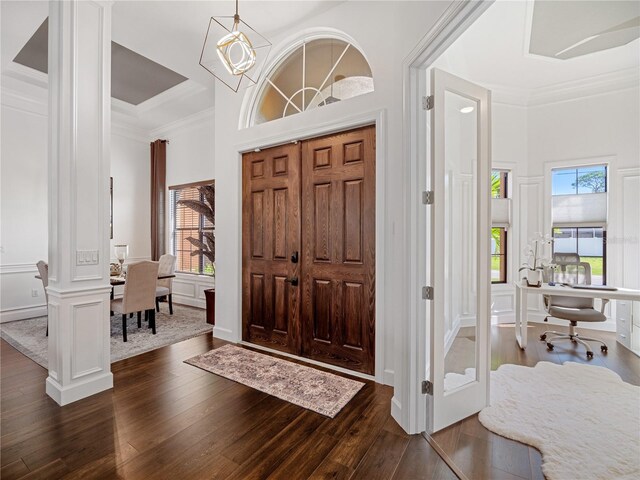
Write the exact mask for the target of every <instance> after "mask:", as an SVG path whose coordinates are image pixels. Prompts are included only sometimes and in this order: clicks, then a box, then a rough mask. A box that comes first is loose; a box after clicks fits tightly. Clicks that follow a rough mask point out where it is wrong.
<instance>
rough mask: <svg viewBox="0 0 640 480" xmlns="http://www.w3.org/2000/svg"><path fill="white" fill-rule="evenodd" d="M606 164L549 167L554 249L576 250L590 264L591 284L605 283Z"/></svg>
mask: <svg viewBox="0 0 640 480" xmlns="http://www.w3.org/2000/svg"><path fill="white" fill-rule="evenodd" d="M607 174H608V172H607V166H606V165H588V166H584V167H571V168H556V169H553V170H552V171H551V195H552V197H551V218H552V223H553V225H552V227H553V228H552V234H553V252H554V253H577V254H578V255H580V260H581V261H583V262H586V263H588V264H590V265H591V284H592V285H606V283H607V241H606V240H607V232H606V226H607V214H608V212H607V203H608V198H607V195H608V189H607V183H608V181H607V180H608V179H607Z"/></svg>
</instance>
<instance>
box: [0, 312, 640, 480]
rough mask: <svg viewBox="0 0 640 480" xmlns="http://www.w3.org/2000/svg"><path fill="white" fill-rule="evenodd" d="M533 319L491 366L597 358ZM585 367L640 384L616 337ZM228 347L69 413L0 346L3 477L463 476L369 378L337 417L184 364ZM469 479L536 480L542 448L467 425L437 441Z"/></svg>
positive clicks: (122, 368) (497, 350)
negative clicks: (398, 419)
mask: <svg viewBox="0 0 640 480" xmlns="http://www.w3.org/2000/svg"><path fill="white" fill-rule="evenodd" d="M545 327H546V326H544V325H536V324H530V327H529V328H530V329H529V338H530V343H529V347H528V348H527V350H526V351H524V352H523V351H520V350H519V349H518V348H517V347H516V345H515V340H514V332H513V326H507V325H505V326H499V327H493V331H492V335H493V339H492V343H493V356H492V357H493V358H492V368H493V369H495V368H497V367H498V366H499V365H501V364H503V363H516V364H522V365H531V366H533V365H535V364H536V363H537V362H538V361H540V360H544V361H551V362H556V363H561V362H564V361H567V360H571V361H577V362H584V363H587V360H586V358H585V355H584V352H583V351H582V350H577V351H576V350H575V349H574V348H573V347H571V346H568V345H567V344H559V345H558V346H557V347H556V349H555V350H554V351H553V352H548V351H547V350H546V347H545V344H544V343H543V342H539V341H538V340H537V337H538V335H539V333H540V332H541V331H542V330H544V329H545ZM591 333H593V334H594V335H595V336H597V337H600V338H603V339H605V341H607V342H608V343H609V353H608V355H606V356H605V355H602V354H601V353H600V352H596V354H595V358H594V359H593V360H591V361H589V362H588V363H591V364H593V365H601V366H606V367H608V368H611V369H612V370H614V371H616V372H617V373H619V374H620V376H621V377H622V378H623V379H624V380H625V381H627V382H630V383H633V384H636V385H640V360H639V359H638V358H637V357H635V356H634V355H633V354H632V353H630V352H629V351H627V350H625V349H624V348H623V347H622V346H620V345H617V344H616V343H615V338H614V335H613V334H610V333H605V332H591ZM223 344H224V342H222V341H218V340H215V339H213V338H211V336H210V335H202V336H200V337H196V338H193V339H191V340H187V341H184V342H181V343H179V344H176V345H172V346H169V347H164V348H161V349H159V350H155V351H152V352H148V353H145V354H142V355H139V356H137V357H133V358H129V359H126V360H122V361H120V362H117V363H114V364H113V365H112V370H113V373H114V381H115V386H114V389H113V390H111V391H108V392H103V393H101V394H98V395H94V396H93V397H90V398H87V399H84V400H81V401H79V402H76V403H74V404H71V405H68V406H65V407H59V406H57V405H56V404H55V402H53V400H51V399H50V398H49V397H48V396H47V395H46V394H45V393H44V380H45V378H46V376H47V372H46V370H45V369H43V368H42V367H40V366H39V365H37V364H36V363H34V362H33V361H31V360H29V359H28V358H27V357H25V356H23V355H22V354H20V353H19V352H18V351H17V350H15V349H14V348H13V347H11V346H10V345H9V344H7V343H6V342H4V341H0V354H1V358H0V364H1V365H0V368H1V370H0V373H1V383H0V387H1V391H0V395H1V397H0V428H1V435H2V436H1V440H0V446H1V451H0V459H1V465H2V470H1V472H0V477H1V478H2V479H14V478H30V479H31V478H42V479H55V478H78V479H87V478H127V479H138V478H145V479H152V478H153V479H155V478H171V479H192V478H195V479H198V478H229V479H250V478H256V479H257V478H273V479H278V478H285V479H287V480H295V479H303V478H314V479H316V478H317V479H320V478H337V479H343V478H344V479H346V478H352V479H396V480H397V479H410V480H413V479H416V480H417V479H433V478H437V479H453V478H455V475H454V474H453V472H452V471H451V470H450V469H449V468H448V467H447V465H446V464H445V463H444V462H443V461H442V460H441V459H440V457H439V456H438V455H437V454H436V452H435V450H433V449H432V448H431V447H430V446H429V444H428V443H427V442H426V441H425V440H424V439H423V438H422V437H421V436H418V435H414V436H409V435H406V434H405V433H404V432H403V431H402V430H401V429H400V428H399V427H398V425H397V424H396V423H395V422H394V421H393V419H392V418H391V417H390V414H389V411H390V399H391V395H392V390H391V388H389V387H385V386H381V385H376V384H374V383H371V382H367V384H366V386H365V387H364V388H363V389H362V390H361V391H360V392H359V393H358V394H357V395H356V397H355V398H354V399H353V400H352V401H351V402H349V403H348V404H347V406H346V407H345V408H344V409H343V410H342V412H340V413H339V414H338V415H337V416H336V418H335V419H328V418H326V417H323V416H321V415H319V414H316V413H313V412H311V411H308V410H305V409H303V408H300V407H297V406H295V405H292V404H290V403H287V402H284V401H282V400H279V399H277V398H275V397H271V396H269V395H266V394H264V393H261V392H258V391H256V390H253V389H251V388H249V387H246V386H244V385H241V384H238V383H235V382H233V381H230V380H227V379H225V378H222V377H218V376H216V375H213V374H210V373H208V372H205V371H202V370H200V369H198V368H195V367H192V366H189V365H187V364H184V363H183V360H185V359H187V358H190V357H192V356H194V355H198V354H200V353H203V352H206V351H208V350H210V349H211V348H215V347H219V346H221V345H223ZM434 439H435V440H436V441H437V443H438V445H439V446H440V448H442V449H443V450H444V451H445V453H446V454H447V455H448V456H449V457H450V458H451V459H452V461H453V462H454V463H455V465H456V467H457V468H459V469H460V470H461V471H462V472H463V473H464V474H465V475H466V476H467V477H469V478H470V479H481V478H486V479H492V480H500V479H522V478H525V479H539V478H542V473H541V469H540V464H541V458H540V454H539V452H538V451H537V450H535V449H534V448H531V447H528V446H527V445H523V444H521V443H518V442H514V441H512V440H508V439H505V438H503V437H500V436H498V435H495V434H493V433H491V432H489V431H488V430H486V429H485V428H484V427H483V426H482V425H481V424H480V423H479V422H478V420H477V416H473V417H470V418H468V419H465V420H464V421H462V422H460V423H458V424H456V425H453V426H451V427H449V428H447V429H445V430H443V431H442V432H439V433H438V434H436V435H435V436H434Z"/></svg>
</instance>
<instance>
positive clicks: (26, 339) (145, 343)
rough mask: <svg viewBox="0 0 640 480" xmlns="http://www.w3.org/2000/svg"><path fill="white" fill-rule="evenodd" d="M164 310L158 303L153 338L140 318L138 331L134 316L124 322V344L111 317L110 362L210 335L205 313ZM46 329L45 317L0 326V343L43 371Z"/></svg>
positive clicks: (190, 309)
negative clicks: (170, 312)
mask: <svg viewBox="0 0 640 480" xmlns="http://www.w3.org/2000/svg"><path fill="white" fill-rule="evenodd" d="M166 310H167V306H166V304H160V313H156V332H157V333H156V335H153V333H151V329H149V328H147V326H146V323H145V321H144V318H143V320H142V328H140V329H138V320H137V318H136V316H135V315H134V317H133V318H130V319H128V322H127V342H126V343H125V342H123V341H122V317H121V316H119V315H117V316H113V317H111V363H113V362H117V361H118V360H122V359H124V358H129V357H133V356H135V355H139V354H141V353H144V352H148V351H149V350H155V349H156V348H160V347H164V346H166V345H171V344H173V343H177V342H181V341H182V340H187V339H189V338H192V337H196V336H198V335H201V334H203V333H205V332H211V329H212V327H211V325H209V324H207V323H206V319H205V317H206V314H205V311H204V310H202V309H200V308H193V307H187V306H184V305H174V306H173V315H169V312H167V311H166ZM46 330H47V317H38V318H30V319H28V320H18V321H15V322H8V323H3V324H1V325H0V333H1V335H2V338H3V339H4V340H6V341H7V342H8V343H9V344H10V345H12V346H13V347H15V348H16V349H17V350H18V351H20V352H21V353H23V354H24V355H26V356H27V357H29V358H30V359H31V360H33V361H34V362H36V363H38V364H40V365H42V366H43V367H44V368H47V359H48V357H47V350H48V341H47V336H46V335H45V333H46Z"/></svg>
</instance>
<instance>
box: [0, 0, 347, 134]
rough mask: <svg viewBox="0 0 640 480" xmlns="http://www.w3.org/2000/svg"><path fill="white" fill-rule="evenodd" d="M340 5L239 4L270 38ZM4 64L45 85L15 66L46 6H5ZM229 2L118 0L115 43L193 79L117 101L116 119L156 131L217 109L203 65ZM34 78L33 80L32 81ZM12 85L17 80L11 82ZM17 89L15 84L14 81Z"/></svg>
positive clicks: (313, 0)
mask: <svg viewBox="0 0 640 480" xmlns="http://www.w3.org/2000/svg"><path fill="white" fill-rule="evenodd" d="M340 3H342V1H332V0H309V1H275V2H274V1H267V0H264V1H241V2H240V16H241V17H242V19H243V20H244V21H245V22H246V23H248V24H249V25H251V27H252V28H254V29H255V30H257V31H258V32H260V33H261V34H263V35H264V36H265V37H267V38H270V36H273V35H275V34H276V32H279V33H281V32H283V31H287V29H290V30H294V29H295V25H296V24H297V23H298V22H299V21H301V20H302V19H304V18H307V17H310V16H315V15H318V14H320V13H322V12H324V11H326V10H328V9H331V8H333V7H335V6H336V5H338V4H340ZM0 8H1V12H0V16H1V29H2V38H1V40H2V41H1V44H2V46H1V65H2V72H3V83H6V82H5V81H4V77H5V75H4V74H7V73H9V74H11V73H12V74H13V76H14V77H20V78H21V79H26V80H27V81H30V82H31V83H38V80H39V81H40V83H41V84H46V76H43V77H41V78H40V79H38V76H37V75H36V74H37V73H39V72H35V73H33V72H28V71H27V70H30V69H26V70H25V67H23V69H22V70H21V69H20V68H19V67H21V66H20V65H17V66H16V64H15V63H14V62H13V61H12V60H13V58H15V56H16V55H17V53H18V52H19V51H20V49H21V48H22V47H23V46H24V44H25V43H26V42H27V41H28V40H29V38H31V36H32V35H33V33H34V32H35V31H36V30H37V28H38V27H39V26H40V25H41V24H42V22H43V21H44V19H45V18H46V17H47V16H48V3H47V2H46V1H33V2H23V1H5V0H3V1H1V2H0ZM234 10H235V2H234V1H232V0H228V1H180V0H178V1H127V0H120V1H116V2H115V3H114V5H113V18H112V40H113V41H114V42H117V43H119V44H120V45H123V46H125V47H127V48H129V49H131V50H133V51H134V52H137V53H139V54H140V55H143V56H145V57H147V58H149V59H151V60H153V61H155V62H157V63H159V64H161V65H164V66H165V67H167V68H170V69H171V70H173V71H175V72H178V73H179V74H181V75H184V76H185V77H187V78H189V80H188V81H186V82H184V83H183V84H180V85H178V86H176V87H174V88H172V89H170V90H167V91H166V92H164V93H162V94H160V95H158V96H156V97H154V98H152V99H150V100H148V101H146V102H143V103H141V104H140V105H138V106H136V107H133V106H131V105H128V104H126V103H124V102H118V101H117V100H114V103H113V105H114V113H115V114H116V115H114V118H117V117H118V116H119V117H121V118H125V117H129V119H130V120H132V121H135V123H137V124H138V125H139V126H141V127H143V128H147V129H153V128H158V127H160V126H162V125H166V124H168V123H170V122H173V121H176V120H178V119H180V118H184V117H187V116H190V115H193V114H196V113H198V112H200V111H202V110H206V109H208V108H211V107H212V106H213V98H214V96H213V90H214V86H215V85H216V83H215V79H214V77H212V76H211V74H209V73H208V72H207V71H206V70H204V69H203V68H202V67H201V66H200V65H199V64H198V61H199V58H200V52H201V49H202V44H203V42H204V36H205V33H206V30H207V25H208V23H209V18H210V17H211V16H219V15H233V13H234ZM30 77H31V78H30ZM12 80H13V79H12ZM12 85H15V82H12Z"/></svg>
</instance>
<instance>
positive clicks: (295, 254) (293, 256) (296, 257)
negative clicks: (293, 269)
mask: <svg viewBox="0 0 640 480" xmlns="http://www.w3.org/2000/svg"><path fill="white" fill-rule="evenodd" d="M291 263H298V251H297V250H296V251H295V252H293V255H291Z"/></svg>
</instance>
